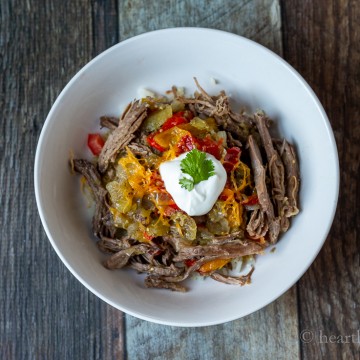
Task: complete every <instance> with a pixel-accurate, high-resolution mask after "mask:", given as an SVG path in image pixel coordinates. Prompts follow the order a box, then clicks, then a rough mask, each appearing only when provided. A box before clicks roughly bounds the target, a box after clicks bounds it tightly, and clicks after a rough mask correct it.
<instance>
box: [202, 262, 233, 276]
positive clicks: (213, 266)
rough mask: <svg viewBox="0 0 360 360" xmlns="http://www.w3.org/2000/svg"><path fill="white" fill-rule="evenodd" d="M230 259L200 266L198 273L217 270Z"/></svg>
mask: <svg viewBox="0 0 360 360" xmlns="http://www.w3.org/2000/svg"><path fill="white" fill-rule="evenodd" d="M230 261H231V259H215V260H211V261H209V262H207V263H205V264H203V265H201V267H200V269H199V272H200V273H208V272H210V271H214V270H219V269H221V268H222V267H223V266H225V265H226V264H227V263H228V262H230Z"/></svg>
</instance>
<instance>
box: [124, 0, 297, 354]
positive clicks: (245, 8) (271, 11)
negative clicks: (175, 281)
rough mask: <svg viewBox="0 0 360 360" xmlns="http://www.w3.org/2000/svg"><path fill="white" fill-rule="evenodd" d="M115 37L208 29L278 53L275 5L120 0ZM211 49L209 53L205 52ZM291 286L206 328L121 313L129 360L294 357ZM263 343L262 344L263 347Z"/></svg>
mask: <svg viewBox="0 0 360 360" xmlns="http://www.w3.org/2000/svg"><path fill="white" fill-rule="evenodd" d="M119 17H120V20H119V31H120V39H121V40H123V39H126V38H128V37H131V36H134V35H137V34H140V33H143V32H146V31H150V30H155V29H160V28H167V27H175V26H201V27H211V28H217V29H222V30H227V31H231V32H234V33H236V34H239V35H244V36H246V37H249V38H252V39H254V40H256V41H258V42H260V43H262V44H263V45H265V46H267V47H269V48H271V49H272V50H274V51H276V52H277V53H279V54H281V53H282V42H281V32H280V28H281V19H280V13H279V11H278V1H266V0H265V1H227V2H224V1H221V0H214V1H174V0H171V1H157V2H152V6H151V7H150V6H147V7H144V3H143V2H142V1H139V0H131V1H130V0H121V1H119ZM209 51H210V50H209ZM296 298H297V297H296V288H292V289H291V290H290V291H289V292H287V293H286V294H285V295H284V296H282V297H281V298H280V299H278V300H277V301H276V302H274V303H273V304H271V305H269V306H268V307H266V308H265V309H262V310H261V311H259V312H257V313H255V314H252V315H250V316H248V317H246V318H244V319H240V320H237V321H233V322H230V323H227V324H224V325H218V326H212V327H205V328H197V329H194V328H191V329H188V328H175V327H168V326H162V325H156V324H152V323H149V322H145V321H142V320H139V319H136V318H134V317H131V316H127V315H126V345H127V346H126V350H127V356H128V358H129V359H164V358H173V359H226V358H231V359H239V358H241V359H272V358H276V359H297V358H299V347H298V339H299V338H298V320H297V300H296ZM265 344H266V345H265Z"/></svg>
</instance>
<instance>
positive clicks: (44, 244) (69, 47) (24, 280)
mask: <svg viewBox="0 0 360 360" xmlns="http://www.w3.org/2000/svg"><path fill="white" fill-rule="evenodd" d="M101 6H103V5H102V4H101V3H100V4H98V5H97V8H98V9H99V8H100V9H101ZM95 9H96V7H95V6H94V4H92V3H91V2H90V1H86V0H76V1H71V2H70V1H65V2H62V1H46V2H35V1H1V5H0V16H1V20H0V27H1V28H0V46H1V50H0V54H1V55H0V89H1V98H0V113H1V122H0V126H1V133H2V134H3V136H2V139H1V140H0V150H1V156H0V166H1V175H0V188H1V190H2V194H1V198H0V206H1V209H2V210H1V213H0V233H1V242H0V254H1V256H0V267H1V282H0V313H1V315H0V334H1V336H0V338H1V341H0V358H1V359H16V360H17V359H102V358H103V356H104V355H105V356H107V358H109V359H111V358H121V357H122V354H123V348H122V344H123V342H122V335H123V331H122V314H121V313H119V312H117V311H114V310H113V309H112V308H110V307H108V306H107V305H106V304H105V303H103V302H102V301H101V300H99V299H98V298H96V297H95V296H94V295H93V294H91V293H89V292H88V291H87V290H86V289H85V288H84V287H83V286H82V285H81V284H80V283H79V282H78V281H77V280H76V279H75V278H74V277H73V276H72V275H71V274H70V272H69V271H68V270H67V269H66V268H65V266H64V265H63V264H62V262H61V261H60V259H59V258H58V257H57V255H56V254H55V251H54V250H53V249H52V247H51V245H50V243H49V241H48V239H47V238H46V236H45V233H44V231H43V229H42V226H41V224H40V219H39V216H38V213H37V209H36V204H35V198H34V191H33V163H34V157H35V149H36V144H37V140H38V137H39V134H40V130H41V127H42V125H43V123H44V121H45V118H46V115H47V113H48V111H49V110H50V107H51V105H52V103H53V102H54V101H55V98H56V96H57V95H58V94H59V92H60V91H61V89H62V88H63V87H64V86H65V85H66V83H67V82H68V81H69V80H70V78H71V76H73V75H74V74H75V73H76V72H77V71H78V70H79V69H80V68H81V67H82V66H83V65H85V64H86V63H87V62H88V61H89V60H90V59H91V57H92V56H93V55H94V54H95V53H97V52H99V51H101V50H103V48H105V47H108V46H110V45H112V44H111V42H112V41H113V39H112V38H107V37H102V36H100V35H98V30H97V27H96V25H95V24H93V22H92V12H93V10H94V11H95ZM100 15H101V13H98V15H97V17H98V18H99V16H100ZM95 18H96V17H95ZM97 21H98V22H99V19H98V20H97ZM110 21H111V19H110V20H109V15H107V26H109V22H110ZM112 22H113V28H116V26H117V16H114V18H113V21H112ZM104 30H105V29H104V27H103V28H102V31H104ZM116 36H117V35H115V41H116V40H117V39H116Z"/></svg>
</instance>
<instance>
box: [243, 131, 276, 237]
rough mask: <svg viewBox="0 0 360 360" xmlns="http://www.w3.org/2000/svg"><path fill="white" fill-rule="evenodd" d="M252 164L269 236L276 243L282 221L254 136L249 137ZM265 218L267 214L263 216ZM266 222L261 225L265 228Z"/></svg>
mask: <svg viewBox="0 0 360 360" xmlns="http://www.w3.org/2000/svg"><path fill="white" fill-rule="evenodd" d="M248 143H249V150H250V158H251V165H252V169H253V172H254V181H255V188H256V192H257V195H258V198H259V203H260V206H261V210H262V211H263V212H265V214H266V217H267V221H268V226H269V238H270V242H271V243H273V244H274V243H276V241H277V239H278V236H279V232H280V221H279V219H278V218H275V214H274V207H273V204H272V203H271V200H270V196H269V193H268V190H267V187H266V179H265V178H266V173H265V168H264V166H263V163H262V158H261V154H260V149H259V146H258V145H257V143H256V141H255V140H254V139H253V137H252V136H249V139H248ZM263 218H264V219H265V216H264V217H263ZM264 226H265V224H263V225H262V226H261V227H262V228H263V227H264Z"/></svg>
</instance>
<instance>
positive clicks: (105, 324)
mask: <svg viewBox="0 0 360 360" xmlns="http://www.w3.org/2000/svg"><path fill="white" fill-rule="evenodd" d="M145 4H146V5H145ZM359 19H360V1H358V0H348V1H345V0H317V1H312V0H287V1H285V0H284V1H278V0H255V1H251V0H227V1H226V0H188V1H186V0H168V1H165V0H160V1H140V0H118V1H116V0H111V1H103V0H72V1H69V0H63V1H60V0H43V1H35V0H26V1H25V0H22V1H20V0H0V89H1V90H0V91H1V96H0V111H1V112H0V114H1V119H0V126H1V133H2V134H3V135H5V137H4V136H2V138H1V140H0V150H1V151H0V154H1V156H0V163H1V176H0V188H1V200H0V209H1V214H0V231H1V241H0V251H1V252H0V269H1V277H0V309H1V312H0V336H1V337H0V359H46V360H47V359H125V358H128V359H287V360H288V359H311V360H312V359H346V360H347V359H359V351H360V324H359V318H360V312H359V298H360V293H359V280H360V262H359V250H360V241H359V240H360V239H359V224H360V217H359V206H360V187H359V158H360V151H359V149H360V145H359V144H360V122H359V119H360V106H359V104H360V20H359ZM177 26H201V27H210V28H216V29H223V30H227V31H230V32H233V33H236V34H239V35H243V36H245V37H248V38H250V39H253V40H255V41H257V42H259V43H261V44H263V45H265V46H267V47H268V48H270V49H272V50H273V51H275V52H276V53H278V54H279V55H280V56H282V57H283V58H285V59H286V60H287V61H288V62H289V63H290V64H291V65H293V66H294V67H295V69H297V70H298V71H299V72H300V74H302V76H303V77H304V78H305V79H306V80H307V81H308V82H309V84H310V85H311V86H312V87H313V89H314V90H315V92H316V94H317V95H318V96H319V98H320V101H321V102H322V104H323V105H324V107H325V110H326V112H327V114H328V116H329V118H330V121H331V124H332V127H333V129H334V133H335V137H336V141H337V146H338V150H339V159H340V165H341V189H340V197H339V204H338V209H337V213H336V217H335V221H334V224H333V226H332V229H331V231H330V234H329V236H328V239H327V241H326V243H325V245H324V247H323V249H322V250H321V252H320V254H319V256H318V257H317V259H316V260H315V262H314V263H313V264H312V266H311V267H310V269H309V270H308V271H307V272H306V274H305V275H304V276H303V277H302V279H301V280H300V281H299V282H298V283H297V284H296V285H295V286H293V287H292V288H291V289H290V290H289V291H287V292H286V293H285V294H284V295H283V296H281V297H280V298H279V299H278V300H276V301H275V302H273V303H272V304H270V305H268V306H267V307H265V308H263V309H262V310H260V311H258V312H256V313H254V314H252V315H249V316H247V317H245V318H242V319H239V320H236V321H232V322H229V323H226V324H223V325H218V326H212V327H204V328H191V329H187V328H176V327H168V326H162V325H156V324H152V323H149V322H146V321H142V320H138V319H136V318H134V317H132V316H129V315H126V314H123V313H121V312H120V311H118V310H115V309H114V308H112V307H111V306H109V305H107V304H106V303H104V302H103V301H101V300H100V299H98V298H97V297H96V296H95V295H93V294H92V293H90V292H89V291H88V290H87V289H86V288H85V287H83V286H82V285H81V284H80V283H79V282H78V281H77V280H76V279H75V278H74V277H73V276H72V275H71V273H70V272H69V271H68V270H67V269H66V267H65V266H64V265H63V263H62V262H61V261H60V259H59V258H58V256H57V255H56V254H55V251H54V250H53V249H52V247H51V245H50V243H49V241H48V240H47V237H46V235H45V232H44V230H43V228H42V225H41V223H40V218H39V216H38V212H37V208H36V203H35V197H34V187H33V170H34V157H35V149H36V144H37V141H38V138H39V135H40V131H41V128H42V125H43V124H44V121H45V118H46V115H47V113H48V112H49V110H50V108H51V105H52V104H53V102H54V101H55V99H56V97H57V96H58V94H59V93H60V91H61V90H62V88H63V87H64V86H65V85H66V83H67V82H68V81H69V80H70V79H71V77H72V76H73V75H75V73H76V72H77V71H78V70H79V69H80V68H81V67H82V66H83V65H85V64H86V63H87V62H88V61H89V60H90V59H92V58H93V57H94V56H96V55H97V54H99V53H100V52H102V51H103V50H105V49H106V48H108V47H110V46H111V45H113V44H116V43H117V42H119V41H122V40H124V39H126V38H129V37H131V36H134V35H137V34H140V33H143V32H146V31H150V30H155V29H160V28H167V27H177ZM211 51H212V49H210V48H209V53H210V54H211ZM324 178H325V179H326V174H324ZM325 181H326V180H325Z"/></svg>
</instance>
